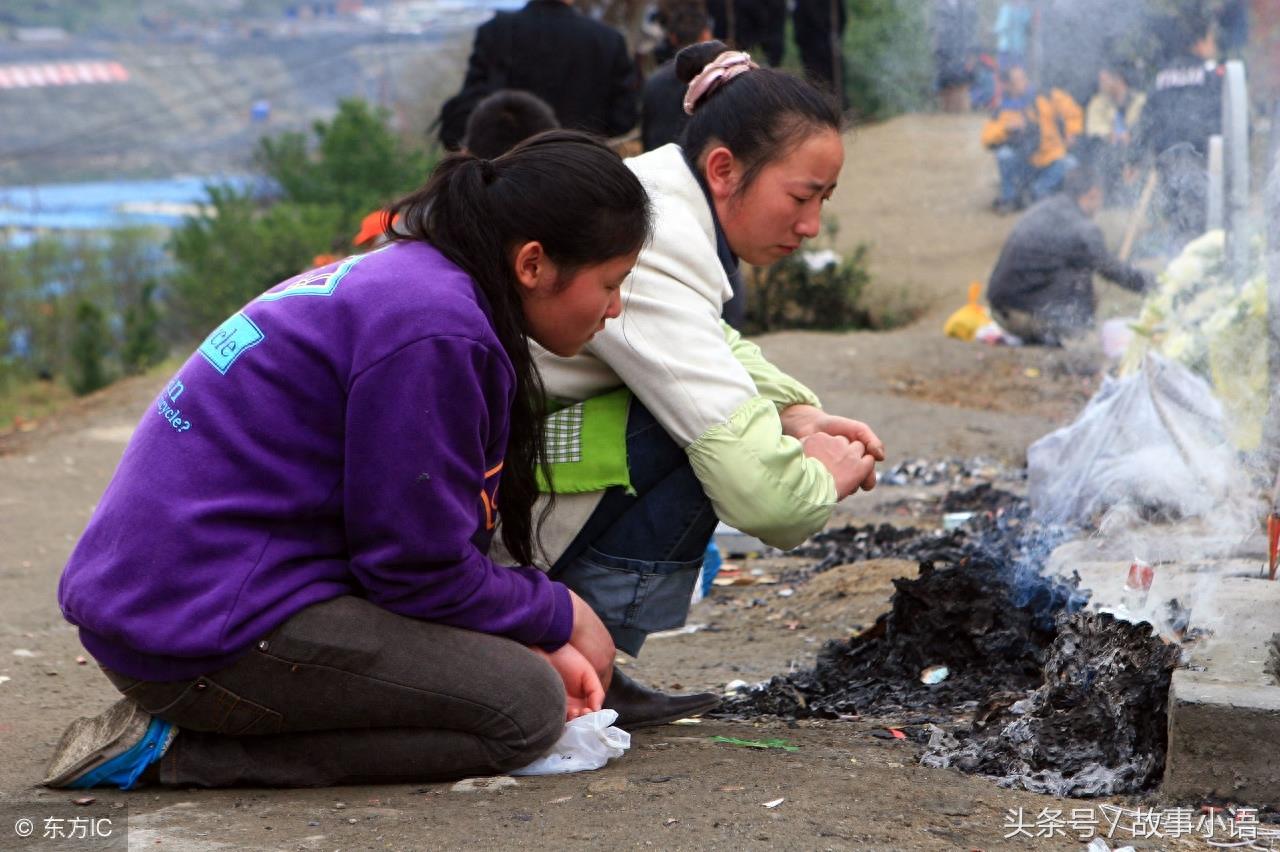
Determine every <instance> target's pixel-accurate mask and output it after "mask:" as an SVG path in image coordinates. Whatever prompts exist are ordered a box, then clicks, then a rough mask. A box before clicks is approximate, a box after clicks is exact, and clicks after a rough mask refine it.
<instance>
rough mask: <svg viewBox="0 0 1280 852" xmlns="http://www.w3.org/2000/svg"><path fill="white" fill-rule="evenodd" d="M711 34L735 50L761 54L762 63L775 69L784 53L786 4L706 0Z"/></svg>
mask: <svg viewBox="0 0 1280 852" xmlns="http://www.w3.org/2000/svg"><path fill="white" fill-rule="evenodd" d="M707 12H708V14H710V15H711V19H712V24H713V28H712V34H713V35H714V37H715V38H718V39H719V40H720V41H723V42H725V43H726V44H731V45H733V46H734V47H736V48H737V49H738V50H747V51H754V50H755V49H756V48H757V47H758V48H760V50H761V51H762V52H763V54H764V56H763V58H764V61H765V62H767V63H769V65H772V66H777V65H778V64H779V63H781V62H782V54H783V52H784V50H785V49H786V38H787V36H786V33H787V2H786V0H707Z"/></svg>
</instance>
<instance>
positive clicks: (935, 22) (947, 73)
mask: <svg viewBox="0 0 1280 852" xmlns="http://www.w3.org/2000/svg"><path fill="white" fill-rule="evenodd" d="M930 27H931V30H932V35H933V62H934V70H935V73H936V74H937V78H936V80H935V85H936V86H937V88H939V89H946V88H950V87H952V86H964V85H968V84H969V81H970V78H971V77H972V72H971V71H970V70H969V68H968V66H967V64H966V61H967V60H968V58H969V51H970V50H972V49H973V48H974V47H975V46H976V45H977V38H978V35H977V34H978V8H977V6H976V5H975V4H974V2H973V0H934V3H933V17H932V19H931V22H930Z"/></svg>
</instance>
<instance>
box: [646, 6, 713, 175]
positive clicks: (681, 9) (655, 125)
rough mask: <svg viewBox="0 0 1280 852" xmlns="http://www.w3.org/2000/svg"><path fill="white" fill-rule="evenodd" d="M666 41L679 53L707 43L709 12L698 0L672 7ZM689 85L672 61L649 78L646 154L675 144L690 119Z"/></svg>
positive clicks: (665, 18)
mask: <svg viewBox="0 0 1280 852" xmlns="http://www.w3.org/2000/svg"><path fill="white" fill-rule="evenodd" d="M662 26H663V29H665V30H666V33H667V41H668V42H669V43H670V44H671V46H672V47H673V48H674V49H675V52H679V51H680V50H681V49H682V48H685V47H687V46H689V45H691V44H697V43H698V42H703V41H708V40H710V38H711V31H710V29H709V28H708V26H707V10H706V7H705V6H703V5H702V3H701V2H699V0H690V2H686V3H684V4H682V5H675V4H673V5H672V6H671V7H670V8H669V9H667V10H666V13H665V14H664V16H663V25H662ZM688 88H689V87H688V85H686V84H685V83H683V82H681V80H680V79H679V78H678V77H676V61H675V59H669V60H667V61H666V62H664V63H663V64H662V65H660V66H659V67H658V69H657V70H656V71H654V72H653V73H652V74H650V75H649V79H648V80H645V82H644V92H643V93H642V94H641V96H640V141H641V142H642V143H644V149H645V150H646V151H652V150H653V149H654V148H661V147H662V146H663V145H666V144H667V143H668V142H675V141H676V140H677V139H678V138H679V137H680V132H681V131H682V130H684V126H685V124H687V123H688V121H689V116H688V115H686V114H685V111H684V93H685V90H686V89H688Z"/></svg>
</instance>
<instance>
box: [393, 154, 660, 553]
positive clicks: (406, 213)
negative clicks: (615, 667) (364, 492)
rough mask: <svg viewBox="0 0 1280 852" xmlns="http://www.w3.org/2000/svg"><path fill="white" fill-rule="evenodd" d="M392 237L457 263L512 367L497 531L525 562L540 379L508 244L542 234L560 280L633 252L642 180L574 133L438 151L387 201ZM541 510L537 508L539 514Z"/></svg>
mask: <svg viewBox="0 0 1280 852" xmlns="http://www.w3.org/2000/svg"><path fill="white" fill-rule="evenodd" d="M396 216H399V217H401V221H400V223H399V224H398V225H397V226H396V227H397V231H398V233H396V234H394V235H393V236H394V238H396V239H402V240H404V239H416V240H425V241H426V242H429V243H431V244H432V245H433V246H435V247H436V248H437V249H438V250H439V251H440V252H441V253H442V254H443V255H444V256H445V257H447V258H449V260H451V261H452V262H453V263H455V264H457V265H458V266H459V267H461V268H462V269H463V270H464V271H465V272H466V273H467V274H468V275H470V276H471V279H472V280H473V281H474V282H475V285H476V287H477V289H479V290H480V292H481V293H483V294H484V297H485V298H486V299H487V300H488V302H489V307H490V310H491V313H492V317H493V328H494V332H495V334H496V335H497V338H498V341H499V342H500V343H501V344H502V348H503V349H504V350H505V351H506V353H507V357H508V358H510V360H511V365H512V367H513V368H514V371H515V395H514V396H515V399H514V401H513V404H512V408H511V420H510V437H509V438H508V443H507V454H506V463H505V466H504V467H503V472H502V540H503V544H505V545H506V548H507V550H508V552H510V553H511V555H512V557H514V558H515V559H516V560H517V561H518V562H520V563H521V564H530V563H532V562H533V556H534V552H533V539H534V522H533V517H532V516H533V504H534V501H535V500H536V499H537V496H538V484H537V475H536V473H537V470H538V469H539V468H540V467H541V468H542V470H543V472H544V474H545V475H546V476H547V481H548V482H550V475H549V471H547V469H546V465H545V463H544V453H543V448H544V443H543V420H544V418H545V416H546V414H547V406H546V394H545V391H544V389H543V386H542V379H541V377H540V376H539V374H538V370H537V368H536V366H535V365H534V363H533V355H532V353H531V352H530V350H529V341H528V338H527V336H526V334H527V326H526V323H525V317H524V308H523V302H522V300H521V296H520V285H519V282H518V281H517V279H516V277H515V271H514V269H513V267H512V263H513V257H512V253H513V251H514V250H515V248H516V247H517V246H518V245H520V244H522V243H525V242H529V241H535V240H536V241H537V242H540V243H541V244H542V247H543V249H544V250H545V251H546V253H547V256H548V257H549V258H550V259H551V261H552V262H553V263H555V264H556V267H557V269H558V270H559V271H560V273H561V279H562V281H564V283H567V280H568V277H569V276H571V275H573V273H574V272H576V271H577V270H578V269H580V268H582V267H585V266H592V265H595V264H598V263H603V262H604V261H607V260H611V259H613V258H615V257H619V256H622V255H627V254H633V253H635V252H636V251H638V250H639V249H640V248H641V246H643V245H644V243H645V242H646V241H647V240H648V238H649V233H650V208H649V199H648V196H647V195H646V194H645V191H644V188H643V187H642V186H641V185H640V181H639V180H638V179H637V178H636V176H635V175H634V174H632V173H631V170H630V169H628V168H627V167H626V166H624V165H623V164H622V161H621V160H620V159H619V158H618V156H617V155H616V154H615V153H613V152H612V151H610V150H609V149H608V148H607V147H605V145H604V144H603V143H602V142H600V141H599V140H597V139H595V138H594V137H591V136H589V135H587V134H584V133H577V132H573V131H566V130H554V131H549V132H547V133H542V134H539V135H538V136H534V137H533V138H531V139H529V140H527V141H526V142H524V143H522V144H520V145H518V146H516V147H515V148H513V149H512V150H511V151H510V152H508V153H506V154H503V155H502V156H500V157H498V158H496V159H493V160H485V159H478V158H476V157H472V156H469V155H466V154H456V155H453V156H450V157H447V158H446V159H445V160H443V161H442V162H441V163H440V165H439V166H437V167H436V170H435V172H434V173H433V174H432V175H431V179H430V180H429V181H428V182H427V185H426V186H425V187H423V188H422V189H420V190H419V191H417V192H415V193H413V194H412V195H409V196H406V197H405V198H402V199H401V200H400V201H398V202H396V203H395V204H394V205H392V208H391V217H390V218H391V219H395V217H396ZM543 514H544V516H545V512H544V513H543Z"/></svg>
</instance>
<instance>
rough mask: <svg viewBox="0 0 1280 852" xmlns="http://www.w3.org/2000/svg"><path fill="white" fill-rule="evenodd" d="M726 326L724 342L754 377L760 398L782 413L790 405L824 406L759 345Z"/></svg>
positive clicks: (724, 324) (724, 325)
mask: <svg viewBox="0 0 1280 852" xmlns="http://www.w3.org/2000/svg"><path fill="white" fill-rule="evenodd" d="M723 327H724V339H725V342H726V343H728V344H729V348H730V349H731V350H732V351H733V357H734V358H736V359H738V363H739V364H741V365H742V366H743V367H744V368H745V369H746V371H747V373H748V375H750V376H751V380H752V381H753V382H755V385H756V390H757V391H759V393H760V396H762V397H764V398H765V399H767V400H769V401H770V402H772V403H773V404H774V405H776V406H777V407H778V411H779V412H781V411H782V409H784V408H786V407H787V406H788V405H815V406H817V407H819V408H821V407H822V403H821V402H819V401H818V397H817V395H816V394H815V393H814V392H813V391H811V390H809V389H808V388H807V387H805V386H804V385H802V384H800V382H798V381H796V380H795V379H793V378H791V377H790V376H788V375H787V374H786V373H784V372H782V371H781V370H779V369H778V368H777V367H775V366H773V365H772V364H770V363H769V361H768V360H767V359H766V358H765V357H764V353H763V352H761V351H760V347H759V346H756V345H755V344H754V343H752V342H751V341H749V340H747V339H746V338H744V337H743V336H742V335H741V334H739V333H738V332H737V331H736V330H735V329H734V328H733V327H732V326H730V325H729V324H728V323H723Z"/></svg>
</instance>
